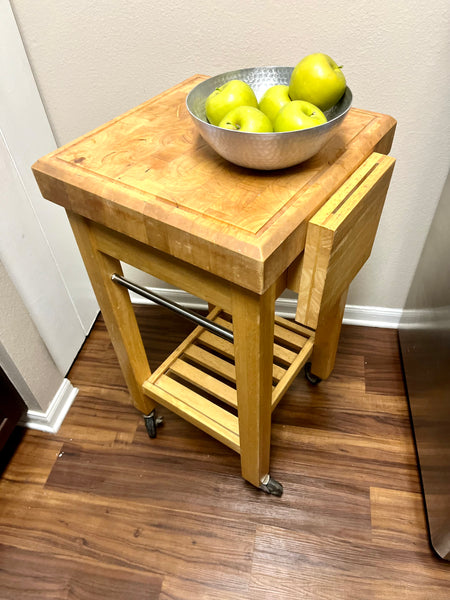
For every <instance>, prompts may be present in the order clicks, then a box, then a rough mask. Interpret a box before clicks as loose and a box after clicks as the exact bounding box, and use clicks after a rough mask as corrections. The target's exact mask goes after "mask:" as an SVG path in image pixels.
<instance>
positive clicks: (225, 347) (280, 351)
mask: <svg viewBox="0 0 450 600" xmlns="http://www.w3.org/2000/svg"><path fill="white" fill-rule="evenodd" d="M198 339H199V340H201V341H202V342H203V343H204V344H206V345H207V346H209V347H210V348H213V349H214V350H217V351H219V352H221V353H223V354H225V356H228V357H230V358H234V348H233V344H232V343H231V342H227V341H226V340H222V339H221V338H218V337H217V335H214V334H213V333H210V332H209V331H205V332H204V333H202V334H201V335H200V336H199V338H198ZM273 356H274V358H276V359H277V360H279V361H280V362H281V363H283V364H285V365H290V364H291V363H292V362H293V361H294V360H295V357H296V353H295V352H292V351H291V350H288V349H287V348H283V347H282V346H280V345H279V344H274V345H273Z"/></svg>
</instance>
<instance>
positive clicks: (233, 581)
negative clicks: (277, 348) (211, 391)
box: [0, 307, 450, 600]
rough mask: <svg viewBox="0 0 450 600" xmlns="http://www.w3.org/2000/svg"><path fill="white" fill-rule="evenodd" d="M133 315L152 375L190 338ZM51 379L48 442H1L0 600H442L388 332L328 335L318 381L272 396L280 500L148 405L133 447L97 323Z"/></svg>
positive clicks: (27, 435)
mask: <svg viewBox="0 0 450 600" xmlns="http://www.w3.org/2000/svg"><path fill="white" fill-rule="evenodd" d="M136 313H137V319H138V323H139V326H140V329H141V332H142V335H143V339H144V345H145V348H146V351H147V352H148V354H149V359H150V365H151V367H152V370H155V369H156V367H157V366H158V365H159V364H160V363H161V362H163V361H164V360H165V358H166V357H167V356H169V354H170V353H171V352H172V351H173V350H174V349H175V348H176V347H177V346H178V345H179V343H180V342H181V341H182V340H183V339H184V338H185V337H186V335H187V334H188V333H189V331H190V330H191V325H189V324H187V323H186V322H184V321H182V320H180V319H179V318H177V317H175V316H173V315H171V314H168V313H167V312H166V311H164V310H163V309H159V308H155V307H138V308H136ZM68 376H69V378H70V380H71V381H72V383H73V384H74V385H76V386H77V387H79V389H80V392H79V394H78V396H77V398H76V400H75V402H74V404H73V406H72V408H71V409H70V411H69V414H68V416H67V417H66V419H65V421H64V423H63V425H62V427H61V429H60V431H59V432H58V433H57V434H55V435H51V434H46V433H42V432H37V431H32V430H27V431H25V432H24V433H23V434H22V435H18V436H17V440H16V449H15V452H14V453H12V451H11V454H12V457H11V458H10V460H9V462H8V463H7V464H4V465H3V467H2V469H3V470H2V474H1V479H0V597H1V599H2V600H13V599H14V600H16V599H17V598H20V599H21V600H31V599H32V600H36V599H37V598H39V600H41V599H42V600H48V599H49V600H94V599H95V600H98V599H99V598H105V599H108V600H109V599H111V600H127V599H128V598H133V600H134V599H136V600H141V599H142V600H144V599H146V600H199V599H201V600H217V599H220V600H260V599H267V600H269V599H270V600H274V599H279V600H298V599H300V598H301V599H307V600H349V599H355V600H374V599H375V600H392V599H393V598H395V599H399V600H447V599H448V598H449V589H450V568H449V564H448V563H445V562H443V561H441V560H440V559H438V558H437V557H436V556H435V555H434V554H433V552H432V550H431V549H430V546H429V542H428V537H427V529H426V522H425V513H424V507H423V502H422V496H421V488H420V481H419V474H418V469H417V463H416V455H415V449H414V444H413V437H412V432H411V427H410V422H409V413H408V406H407V401H406V398H405V391H404V387H403V379H402V371H401V364H400V357H399V350H398V342H397V332H396V331H394V330H386V329H373V328H362V327H350V326H344V327H343V329H342V335H341V339H340V343H339V349H338V353H337V359H336V365H335V369H334V371H333V374H332V375H331V376H330V378H329V379H328V380H327V381H324V382H322V383H320V384H319V385H318V386H311V385H310V384H308V383H307V381H306V380H305V378H304V376H303V372H301V373H300V374H299V375H298V377H297V378H296V379H295V381H294V382H293V384H292V385H291V386H290V388H289V390H288V392H287V393H286V394H285V395H284V396H283V398H282V400H281V401H280V403H279V405H278V406H277V408H276V409H275V411H274V412H273V428H272V457H271V464H272V472H273V475H274V476H275V477H276V478H277V479H278V480H279V481H281V482H282V483H283V485H284V494H283V496H282V497H281V498H275V497H272V496H268V495H266V494H264V493H263V492H260V491H258V490H257V489H255V488H254V487H253V486H252V485H250V484H248V483H246V482H245V481H244V480H243V479H242V478H241V476H240V473H239V456H238V455H237V454H236V453H235V452H234V451H232V450H231V449H229V448H227V447H226V446H224V445H223V444H221V443H220V442H218V441H216V440H214V439H213V438H211V437H210V436H208V435H207V434H204V433H203V432H201V431H199V430H198V429H197V428H195V427H194V426H192V425H191V424H190V423H187V422H186V421H184V420H183V419H181V418H179V417H178V416H177V415H175V414H173V413H171V412H169V411H167V410H166V409H165V408H160V409H159V412H160V414H162V415H163V416H164V418H165V423H164V426H163V427H162V428H160V429H158V437H157V438H156V439H154V440H150V439H149V438H148V435H147V433H146V430H145V426H144V423H143V420H142V418H141V416H140V415H139V413H138V412H137V411H136V410H135V408H134V407H133V406H132V405H131V403H130V399H129V394H128V391H127V388H126V384H125V381H124V379H123V376H122V374H121V371H120V369H119V366H118V362H117V358H116V356H115V353H114V349H113V347H112V344H111V341H110V338H109V336H108V334H107V332H106V329H105V326H104V323H103V320H102V318H101V317H100V318H99V320H98V321H97V323H96V325H95V327H94V329H93V331H92V333H91V335H90V336H89V338H88V340H87V342H86V344H85V346H84V347H83V349H82V351H81V353H80V355H79V356H78V358H77V360H76V361H75V363H74V365H73V368H72V369H71V371H70V373H69V375H68ZM11 448H12V446H10V449H11ZM4 460H5V459H4Z"/></svg>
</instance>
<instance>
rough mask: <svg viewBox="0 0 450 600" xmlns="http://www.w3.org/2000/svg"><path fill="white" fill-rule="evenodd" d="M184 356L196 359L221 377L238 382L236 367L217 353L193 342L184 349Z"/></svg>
mask: <svg viewBox="0 0 450 600" xmlns="http://www.w3.org/2000/svg"><path fill="white" fill-rule="evenodd" d="M184 356H186V357H187V358H190V359H191V360H193V361H195V362H196V363H197V364H199V365H201V366H202V367H205V368H206V369H209V370H210V371H212V372H213V373H217V375H220V376H221V377H224V378H225V379H228V380H229V381H233V382H236V367H235V366H234V364H233V363H230V362H228V361H226V360H224V359H223V358H220V357H219V356H216V355H215V354H212V353H211V352H209V351H208V350H205V348H201V347H200V346H196V345H194V344H191V345H190V346H188V348H186V350H185V351H184Z"/></svg>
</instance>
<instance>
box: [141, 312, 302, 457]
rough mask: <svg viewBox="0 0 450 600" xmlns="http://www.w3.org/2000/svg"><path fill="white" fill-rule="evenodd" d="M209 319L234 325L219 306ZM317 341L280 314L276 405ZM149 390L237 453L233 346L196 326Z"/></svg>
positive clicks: (276, 332) (148, 385)
mask: <svg viewBox="0 0 450 600" xmlns="http://www.w3.org/2000/svg"><path fill="white" fill-rule="evenodd" d="M208 318H209V319H211V320H212V321H215V322H216V323H218V324H220V325H222V326H223V327H226V328H227V329H230V330H232V329H233V324H232V323H231V320H230V317H229V316H228V315H226V314H224V313H223V311H222V310H221V309H220V308H215V309H214V310H213V311H211V313H210V314H209V315H208ZM313 345H314V334H313V333H312V332H311V330H310V329H308V328H306V327H303V326H301V325H298V324H297V323H293V322H291V321H288V320H287V319H283V318H281V317H278V316H277V317H275V327H274V347H273V356H274V359H273V370H272V380H273V388H272V410H273V409H274V408H275V407H276V406H277V404H278V402H279V401H280V400H281V398H282V397H283V394H284V393H285V392H286V390H287V389H288V387H289V385H290V384H291V383H292V381H293V379H294V378H295V377H296V376H297V374H298V372H299V371H300V369H301V368H302V367H303V366H304V364H305V363H306V362H307V360H308V358H309V357H310V355H311V352H312V349H313ZM143 390H144V393H146V394H147V395H148V396H150V397H151V398H152V399H153V400H155V401H156V402H158V403H159V404H162V405H163V406H165V407H167V408H169V409H170V410H172V411H173V412H175V413H176V414H178V415H180V416H181V417H183V418H184V419H186V420H187V421H189V422H190V423H192V424H194V425H196V426H197V427H198V428H199V429H202V430H203V431H205V432H206V433H208V434H210V435H212V436H213V437H215V438H216V439H218V440H219V441H221V442H222V443H224V444H226V445H227V446H229V447H230V448H232V449H233V450H235V451H236V452H240V446H239V419H238V414H237V408H238V402H237V392H236V368H235V364H234V348H233V344H232V343H231V342H228V341H226V340H223V339H222V338H219V337H218V336H216V335H214V334H212V333H210V332H208V331H206V330H205V329H204V328H203V327H197V328H196V329H195V330H194V331H193V332H192V333H191V334H190V335H189V336H188V337H187V338H186V339H185V340H184V341H183V342H182V343H181V344H180V345H179V346H178V348H177V349H176V350H175V351H174V352H173V353H172V354H171V355H170V356H169V357H168V358H167V359H166V360H165V361H164V363H162V365H161V366H160V367H159V368H158V369H157V370H156V371H155V372H154V373H153V374H152V375H151V376H150V377H149V379H148V380H147V381H145V382H144V384H143Z"/></svg>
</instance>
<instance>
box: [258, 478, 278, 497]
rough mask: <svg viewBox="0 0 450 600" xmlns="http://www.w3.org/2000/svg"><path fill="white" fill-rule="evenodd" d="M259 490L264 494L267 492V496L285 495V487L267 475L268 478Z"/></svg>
mask: <svg viewBox="0 0 450 600" xmlns="http://www.w3.org/2000/svg"><path fill="white" fill-rule="evenodd" d="M259 489H260V490H262V491H263V492H266V494H271V495H272V496H278V497H279V496H281V495H282V494H283V486H282V485H281V483H278V481H276V480H275V479H272V477H270V475H267V477H266V478H265V479H264V480H263V481H262V482H261V485H260V486H259Z"/></svg>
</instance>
